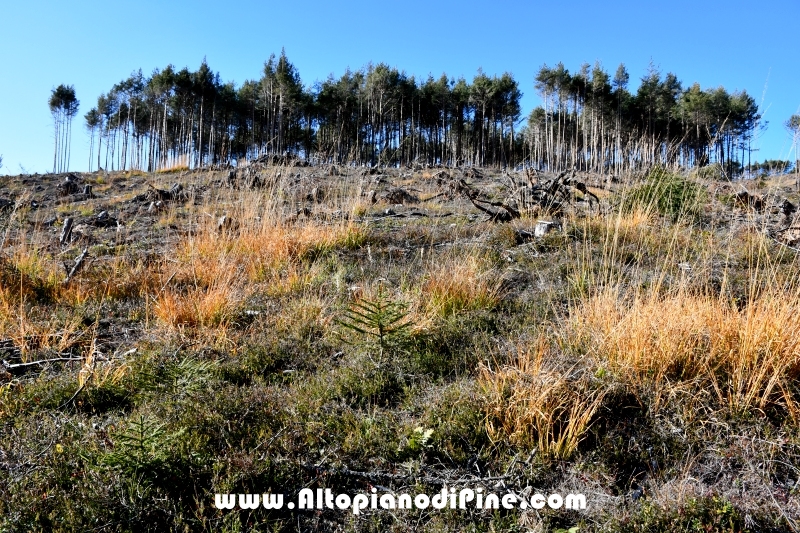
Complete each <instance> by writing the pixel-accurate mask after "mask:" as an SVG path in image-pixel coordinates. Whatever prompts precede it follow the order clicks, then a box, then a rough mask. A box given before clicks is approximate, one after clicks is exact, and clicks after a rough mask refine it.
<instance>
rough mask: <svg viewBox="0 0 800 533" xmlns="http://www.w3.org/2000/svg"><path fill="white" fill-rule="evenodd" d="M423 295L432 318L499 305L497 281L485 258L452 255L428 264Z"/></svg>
mask: <svg viewBox="0 0 800 533" xmlns="http://www.w3.org/2000/svg"><path fill="white" fill-rule="evenodd" d="M422 295H423V298H424V299H425V301H426V303H425V309H426V311H427V312H428V313H430V314H434V315H439V316H448V315H452V314H455V313H459V312H461V311H469V310H475V309H492V308H494V307H495V306H496V305H497V304H498V303H499V302H500V298H501V290H500V281H499V280H498V279H497V276H496V274H495V272H494V270H493V269H492V268H491V264H490V262H489V261H488V260H487V259H485V258H483V257H481V256H479V255H476V254H468V255H466V256H463V255H456V254H451V255H449V256H447V257H444V258H441V259H439V260H438V261H436V262H435V263H431V264H430V265H429V267H428V269H427V271H426V273H425V280H424V281H423V283H422Z"/></svg>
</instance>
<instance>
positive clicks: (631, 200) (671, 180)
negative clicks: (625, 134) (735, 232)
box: [622, 167, 707, 220]
mask: <svg viewBox="0 0 800 533" xmlns="http://www.w3.org/2000/svg"><path fill="white" fill-rule="evenodd" d="M706 198H707V195H706V191H705V190H704V189H703V188H702V187H701V186H700V185H699V184H697V183H695V182H693V181H691V180H689V179H686V178H684V177H682V176H680V175H678V174H673V173H671V172H669V171H667V170H666V169H664V168H662V167H656V168H654V169H652V170H651V171H650V172H649V173H648V175H647V177H646V179H645V183H643V184H642V185H639V186H638V187H634V188H633V189H631V190H630V191H628V193H627V195H625V198H624V199H623V201H622V209H623V210H624V211H625V212H632V211H635V210H636V209H644V210H646V211H655V212H657V213H659V214H661V215H665V216H669V217H671V218H672V219H673V220H678V219H680V218H690V219H693V218H697V217H698V216H699V215H700V213H701V211H702V206H703V203H704V202H705V200H706Z"/></svg>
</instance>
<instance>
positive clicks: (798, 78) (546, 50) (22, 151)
mask: <svg viewBox="0 0 800 533" xmlns="http://www.w3.org/2000/svg"><path fill="white" fill-rule="evenodd" d="M799 15H800V1H798V0H764V1H761V2H744V1H740V0H733V1H730V0H729V1H726V2H721V1H716V0H715V1H710V2H701V1H698V0H695V1H686V0H679V1H672V2H667V1H660V2H651V1H647V0H638V1H624V2H596V1H594V2H588V1H583V0H580V1H573V2H569V3H561V2H553V1H548V2H541V1H538V0H536V1H530V2H472V1H464V2H441V1H435V0H428V1H418V0H411V1H405V2H377V1H362V0H356V1H351V2H346V3H340V4H337V3H334V2H330V1H317V0H313V1H306V2H303V3H298V4H293V3H291V2H285V1H283V2H269V1H261V2H258V1H239V2H235V3H234V4H230V3H228V4H223V3H221V2H208V1H206V0H194V1H192V2H188V1H184V0H181V1H173V2H156V1H153V0H137V1H127V0H122V1H117V2H99V1H81V0H75V1H72V2H52V1H51V2H44V1H41V0H28V1H25V2H14V1H10V0H9V1H7V2H4V4H3V6H2V7H0V155H2V156H3V169H2V170H0V173H6V174H18V173H20V172H22V169H23V168H24V169H25V170H26V171H28V172H40V173H41V172H46V171H48V170H49V169H50V168H51V166H52V159H53V157H52V150H53V124H52V118H51V116H50V113H49V110H48V107H47V100H48V97H49V95H50V91H51V90H52V89H53V88H54V87H55V86H57V85H58V84H61V83H64V84H68V85H74V86H75V90H76V93H77V97H78V99H79V100H80V101H81V107H80V111H79V115H78V117H76V119H75V123H74V125H73V138H72V146H73V149H72V158H71V161H72V162H71V169H72V170H86V168H87V167H88V158H89V137H88V135H87V134H86V133H85V131H84V129H83V115H84V113H86V112H87V111H88V110H89V109H90V108H91V107H93V105H94V104H95V102H96V100H97V97H98V95H100V93H102V92H106V91H108V90H109V89H110V88H111V86H112V85H113V84H114V83H116V82H118V81H120V80H122V79H124V78H126V77H127V76H128V75H129V74H130V73H131V72H132V71H134V70H137V69H139V68H141V69H142V71H143V73H144V74H145V75H149V74H150V73H151V72H152V71H153V69H154V68H163V67H164V66H166V65H167V64H170V63H172V64H173V65H175V66H176V67H178V68H181V67H184V66H188V67H189V68H190V69H192V70H194V69H196V68H197V67H198V66H199V64H200V62H201V61H202V60H203V57H206V58H207V61H208V63H209V66H210V67H211V68H212V69H213V70H214V71H215V72H219V73H220V77H221V78H222V80H223V81H234V82H236V83H237V85H240V84H241V83H242V82H243V81H244V80H245V79H248V78H250V79H253V78H258V77H259V76H260V74H261V69H262V66H263V63H264V61H265V60H267V58H268V57H269V55H270V54H271V53H276V54H279V53H280V50H281V48H282V47H284V48H285V49H286V53H287V55H288V57H289V59H290V60H291V61H292V62H293V63H294V65H295V66H296V67H297V69H298V71H299V73H300V75H301V77H302V80H303V82H304V83H305V84H306V85H310V84H313V83H314V82H315V81H317V80H323V79H325V78H326V77H327V76H328V74H330V73H333V74H334V75H337V76H338V75H340V74H341V73H342V72H343V71H344V70H345V68H347V67H350V68H352V69H358V68H361V67H362V66H364V65H365V64H366V63H368V62H370V61H372V62H374V63H378V62H384V63H387V64H389V65H391V66H396V67H397V68H399V69H400V70H405V71H406V72H407V73H408V74H413V75H416V76H417V77H425V76H427V75H428V74H429V73H430V74H433V75H434V76H436V77H438V76H439V75H440V74H441V73H442V72H446V73H447V74H448V76H455V77H458V76H464V77H466V78H467V79H468V80H471V79H472V77H473V76H474V74H475V73H476V71H477V69H478V68H479V67H481V68H483V70H484V72H486V73H487V74H489V75H492V74H497V75H500V74H502V73H503V72H506V71H508V72H511V73H513V74H514V77H515V79H516V80H517V81H518V82H519V84H520V89H521V90H522V92H523V93H524V97H523V100H522V104H523V112H524V114H526V115H527V113H528V112H530V110H531V109H533V108H534V107H535V106H536V105H539V103H540V99H539V97H538V95H537V94H536V91H535V89H534V87H533V79H534V76H535V75H536V72H537V71H538V69H539V67H540V66H541V65H542V64H544V63H547V64H548V65H551V66H552V65H554V64H556V63H557V62H559V61H563V62H564V64H565V66H566V67H567V68H568V69H569V70H570V72H575V71H576V70H578V69H579V68H580V65H581V63H583V62H589V63H591V64H593V63H594V62H595V61H596V60H599V61H600V62H601V63H602V64H603V66H604V67H605V69H606V70H607V71H608V72H609V73H610V74H611V75H613V73H614V71H615V70H616V68H617V65H619V63H625V65H626V66H627V68H628V71H629V73H630V75H631V86H630V89H632V90H635V88H636V87H637V86H638V81H639V78H640V77H641V76H643V75H644V74H645V72H646V71H647V68H648V65H649V63H650V62H651V61H652V62H653V63H654V64H655V65H657V66H658V67H659V68H660V69H661V71H662V72H663V73H666V72H674V73H675V74H676V75H677V76H678V78H679V79H680V80H681V81H682V82H683V84H684V86H689V85H691V84H692V83H694V82H698V83H700V85H701V86H702V87H703V88H707V87H717V86H719V85H722V86H724V87H725V88H726V89H728V90H729V91H733V90H741V89H744V90H746V91H747V92H748V93H750V94H751V95H752V96H753V97H754V98H755V99H756V101H757V102H759V104H760V106H761V109H762V112H763V114H764V119H765V120H767V121H769V126H768V129H767V130H766V131H765V132H764V133H763V134H762V135H761V136H760V137H759V138H758V139H757V141H756V143H755V147H757V148H759V149H760V151H759V152H757V153H755V154H753V157H754V158H757V159H759V160H762V159H764V158H770V159H777V158H781V159H787V158H791V159H794V158H795V153H794V151H793V150H792V146H791V137H790V136H789V134H788V133H787V132H786V130H785V129H784V127H783V123H784V122H785V121H786V120H787V119H788V118H789V117H790V116H791V115H792V114H795V113H800V32H798V30H797V23H798V18H799V17H798V16H799ZM790 151H791V153H790Z"/></svg>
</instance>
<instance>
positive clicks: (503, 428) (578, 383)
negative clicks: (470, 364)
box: [479, 340, 605, 458]
mask: <svg viewBox="0 0 800 533" xmlns="http://www.w3.org/2000/svg"><path fill="white" fill-rule="evenodd" d="M549 352H550V347H549V346H548V344H547V341H545V340H539V342H538V343H536V344H533V345H528V346H521V347H518V349H517V353H516V357H515V358H514V360H513V361H512V362H511V363H510V364H507V365H502V366H501V367H499V368H497V369H493V368H491V367H490V366H488V365H485V364H484V365H481V368H480V377H479V382H480V385H481V387H482V389H483V394H484V396H485V402H486V407H485V409H486V421H487V422H486V424H487V430H488V433H489V437H490V438H491V439H492V440H493V441H495V442H498V441H502V442H507V443H510V444H512V445H515V446H522V447H528V448H532V447H536V449H537V450H538V451H540V452H541V453H543V454H545V455H548V456H553V457H557V458H567V457H569V456H570V455H572V454H573V453H574V452H575V450H576V449H577V448H578V444H579V443H580V441H581V439H582V437H583V436H584V434H585V433H586V430H587V429H588V428H589V425H590V423H591V421H592V417H593V416H594V414H595V412H596V411H597V409H598V408H599V407H600V405H601V404H602V401H603V397H604V395H605V393H604V392H603V391H602V390H596V391H593V390H592V389H591V383H590V382H589V381H588V380H587V379H586V377H585V375H584V374H583V373H581V372H575V368H574V367H573V368H570V369H567V370H559V369H556V368H554V367H553V366H552V365H549V364H548V359H549V357H548V355H549Z"/></svg>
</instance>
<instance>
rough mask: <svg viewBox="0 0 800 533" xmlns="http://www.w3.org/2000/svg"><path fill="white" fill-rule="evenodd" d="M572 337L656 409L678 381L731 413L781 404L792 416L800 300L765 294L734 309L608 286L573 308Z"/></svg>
mask: <svg viewBox="0 0 800 533" xmlns="http://www.w3.org/2000/svg"><path fill="white" fill-rule="evenodd" d="M571 321H572V324H571V328H570V330H569V331H570V333H569V334H570V335H571V336H574V339H573V340H572V341H571V342H573V343H577V345H579V349H580V351H581V352H583V353H585V354H586V355H587V356H588V357H590V358H591V360H592V362H593V365H595V366H596V367H597V368H603V369H607V370H608V371H610V372H611V373H612V374H614V375H616V376H617V377H619V378H620V379H622V380H623V381H625V382H627V383H629V384H630V385H631V386H632V388H633V389H634V390H636V391H639V393H640V394H645V393H646V394H653V395H654V396H655V402H654V403H653V404H652V405H653V408H654V409H657V408H658V406H659V405H660V401H661V399H662V398H663V397H665V396H666V395H667V394H668V391H669V390H670V389H671V388H673V387H675V386H682V385H690V386H691V389H693V390H694V391H695V392H696V393H698V394H699V393H701V392H702V391H713V396H714V397H715V399H716V402H717V403H718V405H719V406H724V407H726V408H727V409H729V410H730V411H731V412H732V413H736V414H739V413H746V412H752V411H755V410H758V411H762V412H764V411H767V410H780V411H785V413H786V414H788V415H789V416H791V417H792V419H793V420H795V421H796V420H797V417H798V414H800V412H799V411H798V406H797V401H796V391H795V384H794V381H795V380H796V379H797V378H798V377H800V337H798V336H797V335H796V331H797V330H798V328H800V298H798V294H797V293H795V294H794V295H792V296H788V297H787V296H786V295H778V294H766V295H762V296H760V297H758V298H756V299H755V300H753V301H750V302H749V303H747V305H746V306H745V307H744V308H743V309H737V308H736V306H735V305H734V304H733V303H731V302H730V301H727V300H724V299H721V298H718V297H711V296H701V295H694V294H688V293H685V292H678V293H676V294H673V295H669V296H665V297H659V296H656V295H649V296H643V295H637V294H634V295H630V296H625V295H622V294H618V293H615V292H614V291H611V290H609V291H607V292H604V293H601V294H598V295H596V296H593V297H592V298H590V299H589V300H588V301H586V302H583V303H581V304H580V305H579V306H578V307H577V308H576V309H575V310H574V312H573V316H572V318H571Z"/></svg>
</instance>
